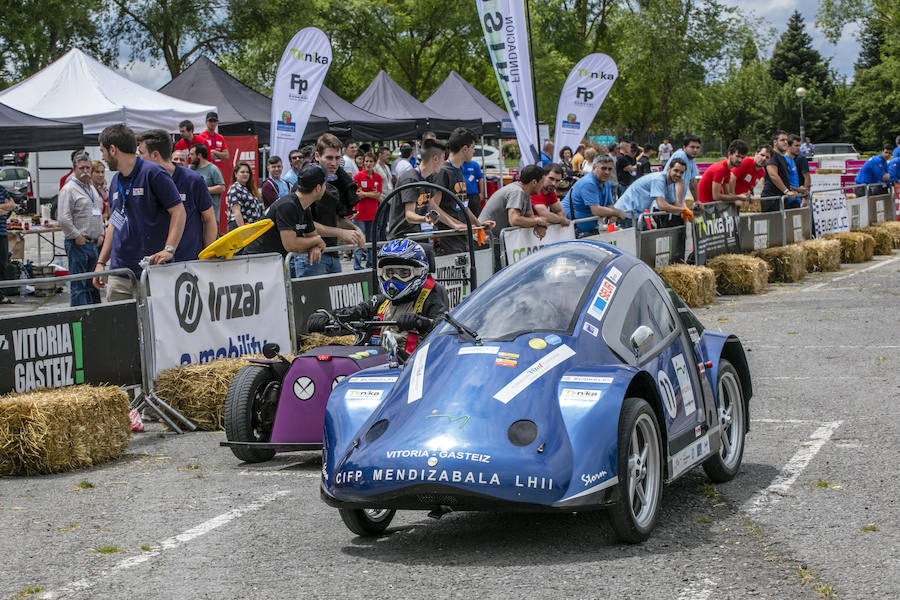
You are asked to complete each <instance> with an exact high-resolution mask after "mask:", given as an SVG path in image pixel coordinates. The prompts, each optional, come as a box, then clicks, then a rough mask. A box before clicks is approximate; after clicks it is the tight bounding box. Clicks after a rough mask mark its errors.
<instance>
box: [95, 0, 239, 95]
mask: <svg viewBox="0 0 900 600" xmlns="http://www.w3.org/2000/svg"><path fill="white" fill-rule="evenodd" d="M226 8H227V6H226V3H225V1H224V0H112V6H111V9H112V12H113V18H112V19H111V25H112V27H111V29H110V33H109V35H110V37H111V38H112V39H113V40H116V41H118V40H123V41H125V42H126V43H127V44H128V45H129V46H130V47H131V56H130V59H131V60H132V61H135V60H144V59H147V58H149V59H150V60H151V61H152V62H154V63H157V62H160V61H161V62H163V63H164V64H165V65H166V68H168V69H169V74H170V75H171V76H172V77H173V78H174V77H176V76H177V75H178V74H179V73H181V72H182V71H183V70H184V69H185V68H186V67H187V66H188V65H190V63H192V62H193V61H194V60H195V59H196V58H197V57H198V56H200V55H201V54H215V53H217V52H218V51H219V50H220V49H221V48H223V47H224V46H225V44H226V42H228V41H229V40H231V39H232V36H231V35H230V31H229V28H228V26H227V20H226V18H225V17H226V12H227V11H226Z"/></svg>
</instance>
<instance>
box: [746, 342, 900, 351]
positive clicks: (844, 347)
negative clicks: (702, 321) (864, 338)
mask: <svg viewBox="0 0 900 600" xmlns="http://www.w3.org/2000/svg"><path fill="white" fill-rule="evenodd" d="M744 346H747V347H748V348H752V349H754V350H756V349H757V348H778V349H784V350H820V349H822V348H838V349H841V350H896V349H898V348H900V346H895V345H890V346H872V345H870V344H859V345H850V344H809V345H806V346H785V345H784V344H754V343H753V342H746V341H745V342H744Z"/></svg>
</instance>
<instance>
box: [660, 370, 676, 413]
mask: <svg viewBox="0 0 900 600" xmlns="http://www.w3.org/2000/svg"><path fill="white" fill-rule="evenodd" d="M656 382H657V384H658V385H659V395H660V396H662V400H663V404H664V405H665V406H666V412H667V413H669V416H670V417H671V418H673V419H674V418H675V415H676V414H678V404H677V403H676V402H675V388H674V387H672V382H671V381H670V380H669V376H668V375H666V372H665V371H660V372H659V373H657V374H656Z"/></svg>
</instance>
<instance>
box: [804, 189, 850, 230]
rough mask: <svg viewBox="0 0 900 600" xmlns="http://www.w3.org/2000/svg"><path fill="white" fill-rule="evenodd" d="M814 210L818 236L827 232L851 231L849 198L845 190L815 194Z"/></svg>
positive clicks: (814, 223)
mask: <svg viewBox="0 0 900 600" xmlns="http://www.w3.org/2000/svg"><path fill="white" fill-rule="evenodd" d="M812 211H813V226H814V227H815V235H816V237H817V238H818V237H822V236H823V235H825V234H826V233H840V232H842V231H844V232H846V231H850V215H849V213H848V211H847V199H846V198H845V197H844V194H843V192H840V191H837V192H826V193H824V194H813V197H812Z"/></svg>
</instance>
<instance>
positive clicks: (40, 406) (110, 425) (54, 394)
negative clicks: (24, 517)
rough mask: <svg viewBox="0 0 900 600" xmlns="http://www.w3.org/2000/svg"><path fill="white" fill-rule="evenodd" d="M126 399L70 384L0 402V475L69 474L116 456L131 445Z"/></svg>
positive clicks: (113, 390)
mask: <svg viewBox="0 0 900 600" xmlns="http://www.w3.org/2000/svg"><path fill="white" fill-rule="evenodd" d="M129 410H130V405H129V403H128V395H127V394H125V392H123V391H122V390H120V389H119V388H117V387H115V386H111V385H103V386H91V385H76V386H71V387H66V388H60V389H42V390H35V391H32V392H26V393H24V394H7V395H6V396H3V397H0V475H35V474H39V473H58V472H61V471H73V470H75V469H82V468H85V467H90V466H93V465H98V464H101V463H104V462H107V461H110V460H113V459H116V458H119V457H120V456H122V454H124V453H125V449H126V448H128V444H129V442H130V441H131V422H130V421H129V419H128V411H129Z"/></svg>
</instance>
